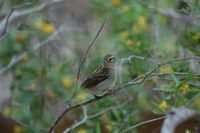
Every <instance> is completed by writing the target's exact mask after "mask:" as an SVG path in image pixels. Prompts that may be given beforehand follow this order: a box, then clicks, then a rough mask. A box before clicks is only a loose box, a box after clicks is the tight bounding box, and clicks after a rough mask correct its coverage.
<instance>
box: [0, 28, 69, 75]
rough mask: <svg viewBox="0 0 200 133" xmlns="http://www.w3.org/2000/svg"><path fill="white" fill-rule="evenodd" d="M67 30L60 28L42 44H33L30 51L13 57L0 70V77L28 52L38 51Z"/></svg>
mask: <svg viewBox="0 0 200 133" xmlns="http://www.w3.org/2000/svg"><path fill="white" fill-rule="evenodd" d="M66 30H69V29H66V28H64V27H62V26H61V27H60V28H59V29H58V30H56V31H55V32H54V33H53V34H52V35H51V36H49V37H48V38H47V39H46V40H45V41H43V42H38V43H37V44H35V45H34V46H33V47H32V48H31V50H30V51H27V52H24V53H22V54H20V55H18V56H14V57H13V58H12V59H11V61H10V62H9V64H8V65H7V66H6V67H4V68H0V76H1V75H2V74H4V73H5V72H6V71H8V70H9V69H10V68H11V67H13V66H14V65H16V64H17V63H18V62H19V61H20V60H22V59H23V58H24V57H26V56H27V55H28V54H29V53H30V52H32V51H34V50H37V49H39V48H40V47H42V46H44V45H46V44H48V43H49V42H51V41H53V40H56V38H57V37H58V36H59V33H60V32H63V31H66Z"/></svg>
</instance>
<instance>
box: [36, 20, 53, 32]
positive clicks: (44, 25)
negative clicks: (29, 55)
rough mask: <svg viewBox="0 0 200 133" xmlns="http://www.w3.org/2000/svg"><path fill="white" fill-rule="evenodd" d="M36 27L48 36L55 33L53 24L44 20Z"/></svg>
mask: <svg viewBox="0 0 200 133" xmlns="http://www.w3.org/2000/svg"><path fill="white" fill-rule="evenodd" d="M35 27H36V28H38V29H40V30H41V31H43V32H44V33H47V34H52V33H53V32H54V31H55V26H54V24H52V23H48V22H44V21H43V20H41V19H40V20H38V21H37V22H36V23H35Z"/></svg>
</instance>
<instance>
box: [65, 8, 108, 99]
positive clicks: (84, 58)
mask: <svg viewBox="0 0 200 133" xmlns="http://www.w3.org/2000/svg"><path fill="white" fill-rule="evenodd" d="M109 13H110V9H109V10H108V11H107V13H106V16H105V18H104V20H103V23H102V24H101V27H100V29H99V30H98V32H97V34H96V36H95V38H94V39H93V41H92V42H91V44H90V45H88V47H87V49H86V51H85V54H84V56H83V58H82V59H81V61H80V64H79V67H78V73H77V77H76V84H77V87H76V88H75V90H74V92H73V94H72V96H71V97H70V99H69V100H68V101H67V102H66V103H70V102H71V100H72V99H73V98H74V97H75V96H76V94H77V91H78V88H79V85H78V80H79V76H80V71H81V66H82V64H83V63H84V61H85V60H86V57H87V54H88V52H89V50H90V48H91V47H92V46H93V44H94V42H95V41H96V40H97V38H98V36H99V34H100V33H101V31H102V29H103V27H104V25H105V23H106V20H107V18H108V15H109Z"/></svg>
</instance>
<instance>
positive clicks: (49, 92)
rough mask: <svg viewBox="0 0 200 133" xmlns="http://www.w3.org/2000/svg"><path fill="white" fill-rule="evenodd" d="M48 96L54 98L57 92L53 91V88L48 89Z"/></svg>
mask: <svg viewBox="0 0 200 133" xmlns="http://www.w3.org/2000/svg"><path fill="white" fill-rule="evenodd" d="M47 96H48V97H49V98H54V97H55V94H54V93H53V91H52V90H48V91H47Z"/></svg>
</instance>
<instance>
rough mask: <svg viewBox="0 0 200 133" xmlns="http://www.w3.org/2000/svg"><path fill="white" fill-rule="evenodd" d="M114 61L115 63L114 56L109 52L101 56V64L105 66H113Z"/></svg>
mask: <svg viewBox="0 0 200 133" xmlns="http://www.w3.org/2000/svg"><path fill="white" fill-rule="evenodd" d="M115 63H116V58H115V57H114V56H113V55H111V54H108V55H106V56H105V57H104V58H103V65H104V66H105V67H113V66H114V65H115Z"/></svg>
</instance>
